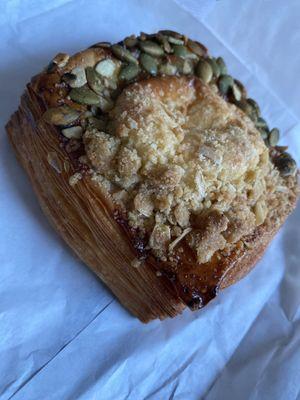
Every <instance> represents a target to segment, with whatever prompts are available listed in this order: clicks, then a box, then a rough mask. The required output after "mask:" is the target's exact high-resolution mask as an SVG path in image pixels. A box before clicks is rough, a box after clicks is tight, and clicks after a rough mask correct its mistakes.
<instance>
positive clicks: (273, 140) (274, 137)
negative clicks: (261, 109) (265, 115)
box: [268, 128, 279, 147]
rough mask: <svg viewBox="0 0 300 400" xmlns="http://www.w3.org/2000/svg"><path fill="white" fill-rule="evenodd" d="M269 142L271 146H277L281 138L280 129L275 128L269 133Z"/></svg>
mask: <svg viewBox="0 0 300 400" xmlns="http://www.w3.org/2000/svg"><path fill="white" fill-rule="evenodd" d="M268 139H269V144H270V146H271V147H274V146H276V144H277V143H278V140H279V129H277V128H273V129H272V130H271V131H270V133H269V138H268Z"/></svg>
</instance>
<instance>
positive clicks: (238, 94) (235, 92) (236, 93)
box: [232, 82, 242, 101]
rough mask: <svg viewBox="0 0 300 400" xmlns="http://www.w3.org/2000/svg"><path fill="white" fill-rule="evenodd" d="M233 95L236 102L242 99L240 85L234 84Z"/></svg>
mask: <svg viewBox="0 0 300 400" xmlns="http://www.w3.org/2000/svg"><path fill="white" fill-rule="evenodd" d="M232 94H233V97H234V99H235V100H236V101H240V100H241V98H242V91H241V89H240V88H239V87H238V85H237V84H236V83H235V82H234V83H233V86H232Z"/></svg>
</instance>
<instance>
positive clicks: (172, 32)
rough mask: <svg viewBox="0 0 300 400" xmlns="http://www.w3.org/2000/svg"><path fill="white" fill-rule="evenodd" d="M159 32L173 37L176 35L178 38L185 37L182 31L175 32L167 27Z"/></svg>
mask: <svg viewBox="0 0 300 400" xmlns="http://www.w3.org/2000/svg"><path fill="white" fill-rule="evenodd" d="M159 33H161V34H162V35H166V36H173V37H175V38H177V39H182V38H183V36H182V35H181V34H180V33H178V32H175V31H171V30H167V29H165V30H162V31H159Z"/></svg>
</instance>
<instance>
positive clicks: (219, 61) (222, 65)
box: [216, 57, 227, 75]
mask: <svg viewBox="0 0 300 400" xmlns="http://www.w3.org/2000/svg"><path fill="white" fill-rule="evenodd" d="M216 62H217V64H218V65H219V68H220V74H221V75H227V67H226V64H225V61H224V60H223V58H222V57H218V58H217V59H216Z"/></svg>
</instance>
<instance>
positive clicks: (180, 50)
mask: <svg viewBox="0 0 300 400" xmlns="http://www.w3.org/2000/svg"><path fill="white" fill-rule="evenodd" d="M173 50H174V54H175V55H176V56H177V57H181V58H190V59H193V60H197V59H198V57H197V56H196V54H194V53H192V52H191V51H190V50H189V49H188V48H187V47H186V46H180V45H176V44H175V45H174V46H173Z"/></svg>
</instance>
